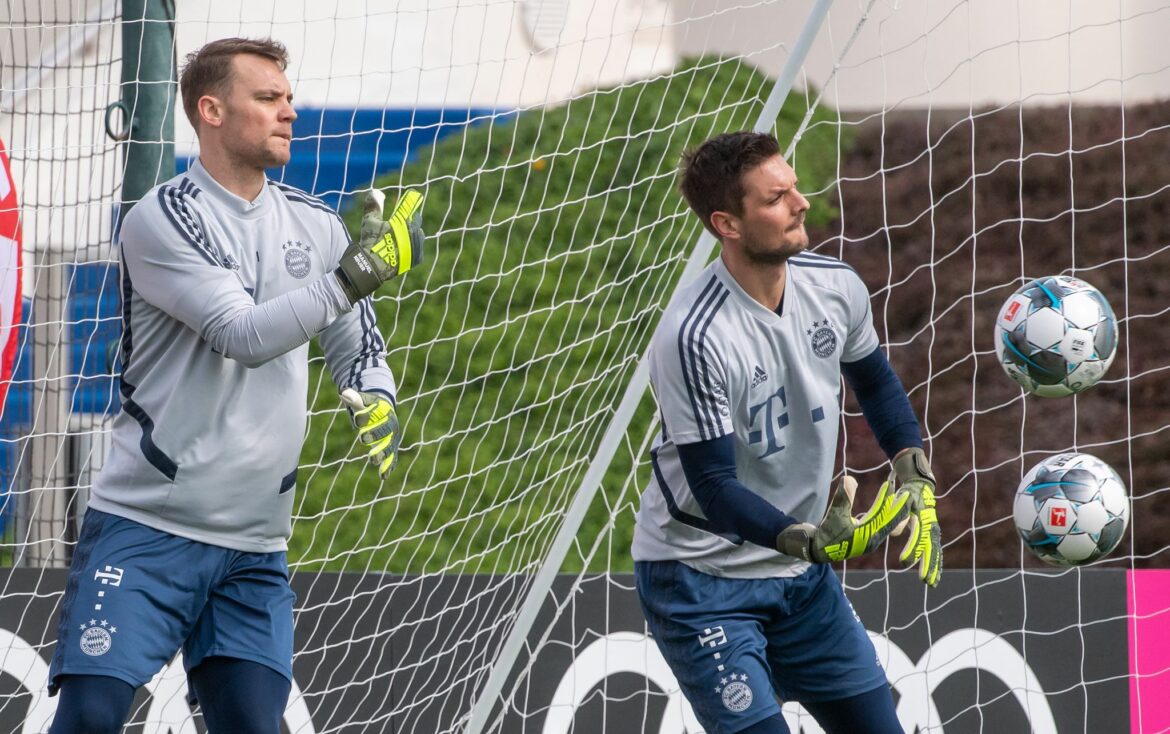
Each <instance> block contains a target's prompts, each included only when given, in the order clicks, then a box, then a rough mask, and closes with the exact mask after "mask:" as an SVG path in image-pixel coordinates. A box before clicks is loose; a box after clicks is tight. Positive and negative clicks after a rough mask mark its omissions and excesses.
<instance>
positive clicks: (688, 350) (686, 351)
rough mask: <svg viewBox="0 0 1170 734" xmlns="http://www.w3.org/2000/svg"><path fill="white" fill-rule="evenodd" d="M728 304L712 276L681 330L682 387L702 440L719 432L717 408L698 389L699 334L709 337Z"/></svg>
mask: <svg viewBox="0 0 1170 734" xmlns="http://www.w3.org/2000/svg"><path fill="white" fill-rule="evenodd" d="M720 296H722V298H721V297H720ZM726 300H727V291H726V289H725V288H723V286H721V285H720V284H719V281H718V279H717V278H715V277H714V276H712V277H711V280H710V281H709V282H708V283H707V285H706V286H704V288H703V290H702V292H701V293H700V294H699V298H698V299H697V300H696V301H695V304H694V305H693V306H692V307H691V310H690V311H689V312H688V313H687V316H686V318H685V319H683V323H682V326H680V327H679V330H678V356H679V363H680V365H681V367H682V374H683V383H684V384H685V385H686V388H687V397H688V398H690V401H691V410H692V411H694V414H695V422H696V423H698V425H699V437H700V438H701V439H704V440H705V439H707V438H713V437H714V436H715V434H716V432H717V422H716V420H717V419H716V416H717V415H718V406H711V405H709V403H710V399H709V398H708V397H707V396H705V395H704V394H703V392H702V391H701V390H699V389H698V387H699V386H700V385H702V384H704V383H703V378H704V375H703V373H702V372H701V371H700V370H701V369H702V370H703V371H705V365H703V364H702V348H701V345H699V347H698V349H696V343H695V341H696V334H697V333H698V332H700V331H701V333H702V334H706V327H707V326H708V325H710V323H711V321H712V320H713V319H714V318H715V314H716V313H717V312H718V311H719V307H720V306H722V305H723V302H724V301H726ZM698 338H700V339H701V338H702V337H701V336H699V337H698Z"/></svg>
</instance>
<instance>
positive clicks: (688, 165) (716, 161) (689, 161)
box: [678, 130, 780, 237]
mask: <svg viewBox="0 0 1170 734" xmlns="http://www.w3.org/2000/svg"><path fill="white" fill-rule="evenodd" d="M777 155H780V143H779V141H777V140H776V138H775V137H774V136H772V135H769V134H768V133H756V132H750V131H747V130H743V131H740V132H734V133H723V134H722V135H716V136H715V137H713V138H711V139H710V140H707V141H706V142H704V143H703V144H701V145H700V146H699V147H697V148H693V149H691V150H689V151H687V152H686V153H683V157H682V170H681V171H680V173H679V182H678V188H679V192H680V193H682V195H683V198H684V199H686V200H687V204H689V205H690V207H691V209H692V210H693V211H694V212H695V214H697V215H698V216H699V219H701V220H702V221H703V226H704V227H706V228H707V231H709V232H710V233H711V234H713V235H715V236H716V237H718V236H719V233H718V232H716V231H715V228H714V227H712V226H711V214H713V213H714V212H731V213H732V214H735V215H740V214H743V196H744V190H743V174H745V173H747V172H748V171H750V170H752V169H753V168H755V167H756V166H758V165H760V164H761V163H763V162H764V161H766V160H768V159H769V158H771V157H773V156H777Z"/></svg>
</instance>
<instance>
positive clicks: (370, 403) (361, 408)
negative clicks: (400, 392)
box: [341, 387, 402, 479]
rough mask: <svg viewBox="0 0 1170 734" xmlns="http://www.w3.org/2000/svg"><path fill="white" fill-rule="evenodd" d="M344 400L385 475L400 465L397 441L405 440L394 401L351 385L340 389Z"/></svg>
mask: <svg viewBox="0 0 1170 734" xmlns="http://www.w3.org/2000/svg"><path fill="white" fill-rule="evenodd" d="M341 400H342V402H344V403H345V406H346V407H347V408H349V410H350V413H351V414H352V415H353V424H354V426H355V427H357V429H358V439H359V440H360V441H361V442H362V443H364V444H366V445H367V446H369V447H370V448H369V451H368V452H367V453H366V455H367V456H368V457H369V459H370V463H371V464H373V465H374V466H376V467H378V476H380V477H381V478H382V479H385V478H386V475H387V474H389V473H390V472H391V471H392V470H393V469H394V467H395V466H397V465H398V444H399V443H400V442H401V441H402V432H401V431H400V430H399V427H398V414H397V413H395V412H394V404H393V403H391V402H390V401H389V400H388V399H387V398H386V397H385V396H383V395H379V394H378V393H372V392H358V391H357V390H354V389H353V388H351V387H347V388H345V389H344V390H342V391H341Z"/></svg>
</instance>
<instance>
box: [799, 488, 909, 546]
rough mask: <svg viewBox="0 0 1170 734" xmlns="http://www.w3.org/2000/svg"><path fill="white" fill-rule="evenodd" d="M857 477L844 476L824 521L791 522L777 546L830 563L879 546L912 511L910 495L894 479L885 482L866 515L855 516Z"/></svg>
mask: <svg viewBox="0 0 1170 734" xmlns="http://www.w3.org/2000/svg"><path fill="white" fill-rule="evenodd" d="M856 492H857V480H856V479H854V478H853V477H850V476H845V477H842V478H841V482H840V484H838V485H837V492H836V494H834V495H833V501H832V503H830V504H829V510H828V512H826V513H825V519H824V520H822V521H821V524H820V525H813V524H811V523H807V522H803V523H797V524H795V525H789V526H788V527H786V528H784V530H782V531H781V532H780V534H779V535H777V536H776V550H778V551H780V552H781V553H784V554H786V555H789V556H795V557H797V558H801V559H804V560H806V561H815V562H816V563H829V562H831V561H844V560H845V559H847V558H856V557H857V556H860V555H863V554H865V553H869V552H870V551H873V550H876V549H877V547H878V546H880V545H881V544H882V543H883V542H884V541H885V539H886V536H888V535H889V534H890V533H891V532H892V531H893V529H894V528H895V527H896V526H897V525H899V524H900V523H903V522H904V521H905V519H906V517H907V515H908V514H909V512H910V506H909V504H908V502H909V499H910V498H909V496H908V495H907V494H906V493H904V492H898V493H894V492H892V491H891V490H890V483H889V482H886V483H885V484H883V485H882V488H881V490H880V491H879V492H878V496H877V499H875V500H874V501H873V505H872V506H871V507H870V508H869V512H867V513H865V515H864V516H863V517H859V518H855V517H853V515H852V513H853V497H854V495H855V494H856Z"/></svg>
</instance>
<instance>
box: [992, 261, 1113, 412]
mask: <svg viewBox="0 0 1170 734" xmlns="http://www.w3.org/2000/svg"><path fill="white" fill-rule="evenodd" d="M995 354H996V356H997V357H998V358H999V363H1000V364H1001V365H1002V366H1003V369H1004V371H1005V372H1007V373H1008V376H1009V377H1011V378H1012V379H1013V380H1015V381H1016V382H1018V383H1019V384H1020V385H1021V386H1022V387H1023V388H1024V389H1025V390H1027V391H1028V392H1030V393H1033V394H1034V395H1039V396H1041V397H1046V398H1058V397H1063V396H1065V395H1072V394H1073V393H1078V392H1081V391H1082V390H1086V389H1088V388H1090V387H1092V386H1093V385H1095V384H1096V383H1097V381H1098V380H1100V379H1101V377H1102V376H1103V375H1104V374H1105V370H1107V369H1109V365H1110V364H1111V363H1112V362H1113V357H1114V356H1115V355H1116V354H1117V318H1116V317H1115V316H1114V315H1113V309H1112V308H1110V307H1109V302H1108V301H1106V300H1105V297H1104V296H1103V295H1101V292H1100V291H1098V290H1097V289H1096V288H1094V287H1093V286H1091V285H1089V284H1088V283H1086V282H1085V281H1083V280H1081V279H1080V278H1073V277H1071V276H1067V275H1053V276H1049V277H1046V278H1038V279H1036V280H1033V281H1032V282H1030V283H1028V284H1027V285H1025V286H1024V287H1022V288H1020V289H1019V290H1018V291H1016V292H1015V293H1013V294H1012V295H1011V297H1010V298H1008V299H1007V301H1006V302H1005V303H1004V304H1003V308H1001V309H1000V311H999V317H998V318H997V319H996V320H995Z"/></svg>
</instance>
